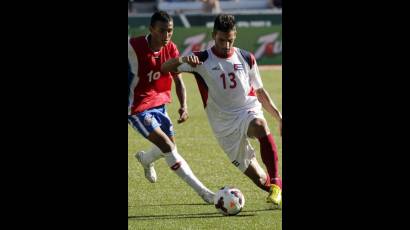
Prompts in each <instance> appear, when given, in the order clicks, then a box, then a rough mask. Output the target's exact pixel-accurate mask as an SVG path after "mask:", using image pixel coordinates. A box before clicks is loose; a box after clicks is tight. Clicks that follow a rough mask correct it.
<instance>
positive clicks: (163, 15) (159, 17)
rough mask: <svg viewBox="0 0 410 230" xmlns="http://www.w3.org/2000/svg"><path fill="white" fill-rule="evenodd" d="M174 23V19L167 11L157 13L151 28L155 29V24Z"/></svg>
mask: <svg viewBox="0 0 410 230" xmlns="http://www.w3.org/2000/svg"><path fill="white" fill-rule="evenodd" d="M157 21H160V22H172V17H171V16H169V14H168V13H167V12H165V11H162V10H160V11H157V12H155V13H154V14H153V15H152V17H151V26H152V27H154V25H155V22H157Z"/></svg>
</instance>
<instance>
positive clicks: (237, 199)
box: [214, 186, 245, 216]
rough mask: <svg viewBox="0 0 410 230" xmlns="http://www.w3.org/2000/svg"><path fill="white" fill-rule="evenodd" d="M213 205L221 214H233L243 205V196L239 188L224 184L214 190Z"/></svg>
mask: <svg viewBox="0 0 410 230" xmlns="http://www.w3.org/2000/svg"><path fill="white" fill-rule="evenodd" d="M214 205H215V208H216V209H217V210H218V211H219V212H220V213H222V214H223V215H225V216H234V215H236V214H238V213H239V212H241V210H242V208H243V207H244V206H245V197H244V196H243V194H242V192H241V191H240V190H239V189H237V188H235V187H229V186H225V187H222V188H221V189H219V190H218V192H216V194H215V196H214Z"/></svg>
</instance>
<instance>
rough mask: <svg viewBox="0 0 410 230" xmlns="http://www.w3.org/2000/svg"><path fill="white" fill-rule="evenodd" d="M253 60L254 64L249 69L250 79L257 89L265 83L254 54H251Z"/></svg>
mask: <svg viewBox="0 0 410 230" xmlns="http://www.w3.org/2000/svg"><path fill="white" fill-rule="evenodd" d="M251 62H252V66H251V68H250V70H249V79H250V81H251V85H252V86H253V88H254V89H255V90H256V89H260V88H262V87H263V83H262V79H261V75H260V72H259V68H258V64H257V63H256V60H255V57H254V56H253V54H251Z"/></svg>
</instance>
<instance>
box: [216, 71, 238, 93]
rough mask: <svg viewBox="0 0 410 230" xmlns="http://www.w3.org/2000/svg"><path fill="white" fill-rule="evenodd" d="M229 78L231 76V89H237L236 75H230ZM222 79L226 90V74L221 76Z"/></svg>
mask: <svg viewBox="0 0 410 230" xmlns="http://www.w3.org/2000/svg"><path fill="white" fill-rule="evenodd" d="M228 76H229V81H230V83H229V88H231V89H233V88H235V87H236V80H235V74H234V73H229V74H228ZM220 78H221V79H222V83H223V86H224V89H226V77H225V74H224V73H223V74H221V76H220Z"/></svg>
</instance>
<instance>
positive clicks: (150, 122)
mask: <svg viewBox="0 0 410 230" xmlns="http://www.w3.org/2000/svg"><path fill="white" fill-rule="evenodd" d="M128 123H129V124H130V125H131V126H132V127H133V128H134V129H135V130H137V131H138V132H139V133H141V135H143V136H144V137H145V138H146V137H148V135H149V134H150V133H151V132H153V131H154V129H156V128H157V127H161V130H162V131H163V132H164V133H165V134H166V135H167V136H174V134H175V132H174V128H173V126H172V122H171V119H169V117H168V114H167V110H166V108H165V105H161V106H158V107H154V108H151V109H147V110H145V111H143V112H141V113H137V114H134V115H128Z"/></svg>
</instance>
